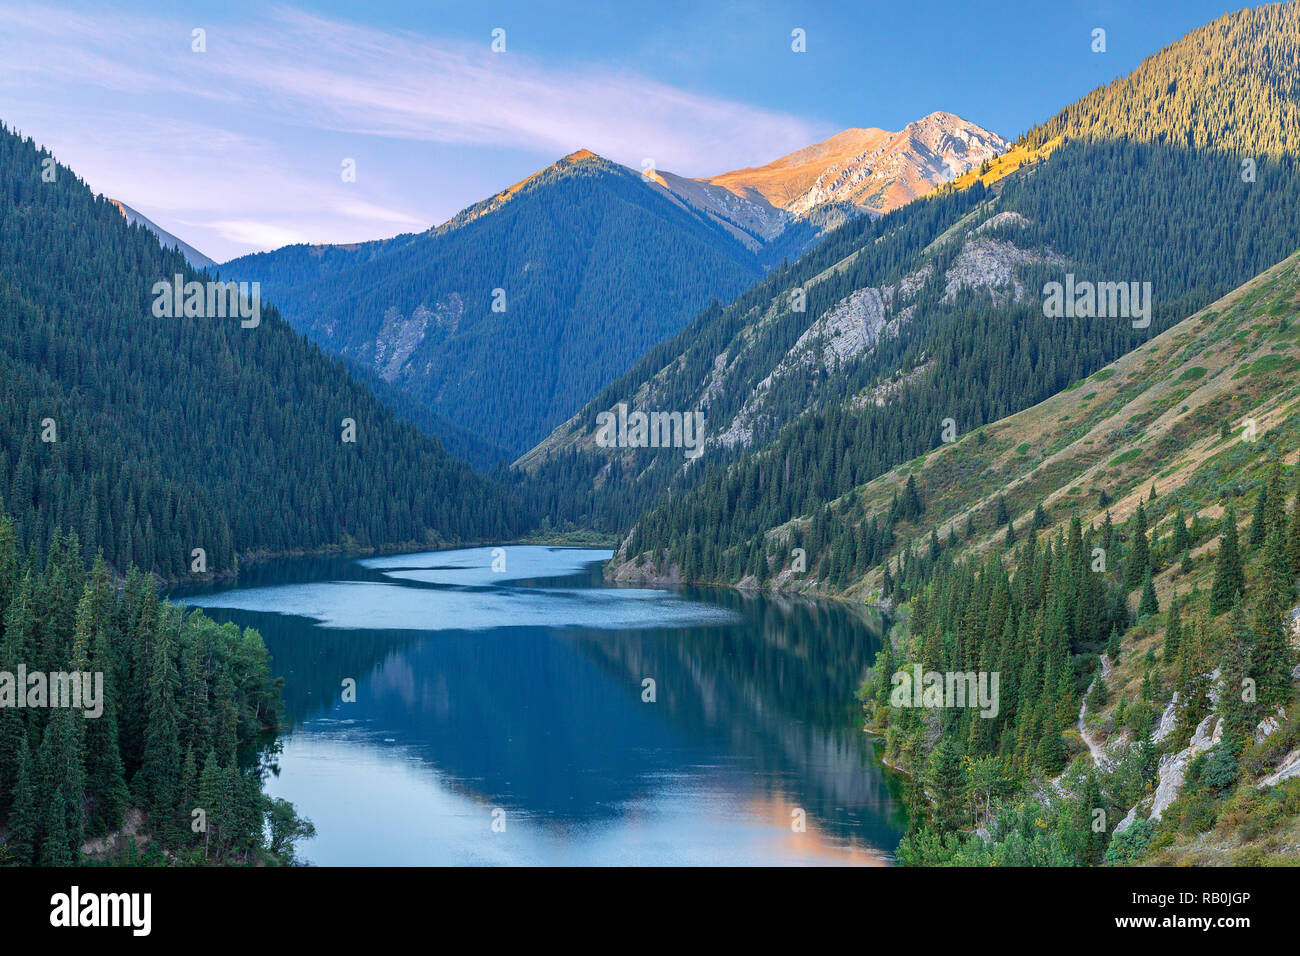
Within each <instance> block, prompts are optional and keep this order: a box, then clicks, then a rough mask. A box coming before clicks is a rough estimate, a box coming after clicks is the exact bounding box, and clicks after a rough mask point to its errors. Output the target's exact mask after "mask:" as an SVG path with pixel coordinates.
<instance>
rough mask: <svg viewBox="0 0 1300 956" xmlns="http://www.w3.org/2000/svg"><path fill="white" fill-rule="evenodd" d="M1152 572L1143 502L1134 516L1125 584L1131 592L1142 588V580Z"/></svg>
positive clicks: (1125, 569) (1125, 567)
mask: <svg viewBox="0 0 1300 956" xmlns="http://www.w3.org/2000/svg"><path fill="white" fill-rule="evenodd" d="M1150 570H1151V545H1150V543H1149V542H1148V541H1147V514H1146V509H1145V508H1144V507H1143V506H1142V502H1140V501H1139V502H1138V506H1137V514H1136V515H1135V516H1134V527H1133V544H1132V545H1131V546H1130V548H1129V554H1128V559H1127V561H1126V562H1125V566H1124V583H1125V585H1126V586H1127V587H1128V589H1129V590H1130V591H1131V590H1133V589H1134V588H1136V587H1140V586H1141V584H1142V579H1143V578H1145V577H1146V576H1147V573H1148V572H1149V571H1150Z"/></svg>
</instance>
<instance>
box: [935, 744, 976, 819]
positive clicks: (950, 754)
mask: <svg viewBox="0 0 1300 956" xmlns="http://www.w3.org/2000/svg"><path fill="white" fill-rule="evenodd" d="M926 785H927V787H928V788H929V790H930V792H931V793H932V794H933V796H934V823H935V827H936V828H937V829H938V830H939V832H941V833H947V832H950V831H952V830H957V829H959V828H960V827H961V826H962V825H963V823H964V822H965V808H966V788H965V773H964V771H963V769H962V759H961V754H960V753H959V752H958V750H957V748H956V746H955V745H954V744H953V743H952V742H951V741H948V740H941V741H940V742H939V744H938V745H937V746H936V747H935V748H934V752H933V753H932V754H931V756H930V773H929V775H928V777H927V780H926Z"/></svg>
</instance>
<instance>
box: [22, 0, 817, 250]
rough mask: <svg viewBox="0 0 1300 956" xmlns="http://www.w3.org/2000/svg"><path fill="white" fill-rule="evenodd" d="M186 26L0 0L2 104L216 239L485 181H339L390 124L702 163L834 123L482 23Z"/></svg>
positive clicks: (141, 204) (82, 162) (124, 192)
mask: <svg viewBox="0 0 1300 956" xmlns="http://www.w3.org/2000/svg"><path fill="white" fill-rule="evenodd" d="M192 27H193V24H191V23H189V22H184V21H182V20H180V19H173V18H169V17H165V16H146V15H138V14H135V13H132V12H129V11H124V10H118V9H107V8H106V9H103V10H101V11H96V12H93V13H87V12H74V11H58V10H51V8H49V7H46V6H42V7H35V6H31V5H25V4H9V5H0V119H9V120H11V121H18V122H19V125H20V126H22V127H23V128H24V132H27V133H29V134H31V135H33V136H35V137H36V138H37V139H38V140H40V141H42V142H45V143H48V144H49V145H51V146H52V147H54V148H55V150H56V152H58V153H59V155H60V158H61V159H64V160H65V161H68V162H70V163H72V164H73V165H74V167H76V168H77V169H78V172H81V173H83V174H85V175H86V176H87V178H88V180H89V181H90V182H91V183H92V185H93V186H95V188H97V189H101V190H103V191H105V192H107V193H109V194H112V195H115V196H117V197H118V198H122V199H124V200H125V201H127V202H128V203H130V204H131V205H134V206H136V207H137V208H141V209H142V211H146V214H149V215H155V216H158V217H160V218H161V220H162V221H160V225H163V226H164V227H167V226H168V224H169V223H168V218H169V217H170V220H171V221H173V222H182V221H183V222H189V223H196V224H198V225H197V226H195V227H194V229H196V230H197V234H195V233H194V232H191V234H189V235H186V236H185V238H186V239H187V240H190V241H192V242H193V244H194V245H196V246H197V247H199V248H203V244H202V243H203V241H204V240H205V239H206V240H207V241H208V242H209V243H215V244H216V246H217V247H220V248H216V247H214V250H213V251H211V252H210V254H212V255H215V256H217V257H219V258H220V257H222V256H223V254H233V253H235V252H240V251H246V250H248V249H251V248H265V247H267V246H268V245H271V244H275V243H278V242H281V241H282V240H286V237H294V238H302V239H311V240H313V241H357V240H359V239H363V238H374V237H377V236H379V235H386V234H391V233H392V232H393V231H394V230H409V229H413V228H421V227H424V226H428V225H432V224H433V223H432V222H431V221H429V219H430V217H432V216H434V215H435V214H436V215H438V216H439V217H443V218H445V216H446V215H450V213H452V212H454V211H455V210H456V209H457V208H459V207H460V206H463V205H466V204H468V202H471V201H473V200H475V199H479V198H483V197H482V195H468V196H467V195H459V196H458V197H457V202H456V203H455V205H454V206H452V207H451V208H448V207H447V203H448V201H449V200H448V197H447V195H446V193H448V192H450V193H453V194H455V193H456V190H457V186H458V180H459V178H460V177H459V176H458V173H459V172H461V171H460V170H458V169H456V168H454V167H452V168H441V169H433V170H429V171H428V173H429V175H428V176H427V177H425V179H426V181H425V182H418V183H417V182H403V181H401V180H402V177H401V175H400V173H394V174H392V175H381V176H373V175H372V176H368V177H363V176H359V177H358V181H357V182H356V183H354V184H351V185H350V186H349V187H347V188H343V187H342V186H341V184H340V181H339V180H340V177H339V175H338V170H339V161H340V160H339V155H340V153H339V148H340V147H339V144H340V142H349V141H350V140H349V139H348V138H351V140H355V141H357V142H358V143H360V144H361V145H363V146H365V147H366V148H367V149H368V150H369V155H370V156H371V158H370V159H369V160H368V162H369V164H370V165H369V166H368V167H367V168H368V169H372V170H373V169H375V168H376V167H378V168H380V169H383V168H384V167H385V163H386V162H387V161H388V158H389V157H390V154H395V153H396V152H398V151H400V149H401V148H403V147H401V146H400V144H402V143H406V144H408V146H407V147H405V148H408V149H409V144H412V143H419V142H427V143H432V144H439V145H440V146H447V147H450V149H449V150H444V151H443V152H442V153H440V154H439V155H440V156H443V157H444V158H445V157H448V156H450V157H453V158H455V157H459V158H461V161H462V162H463V158H464V157H465V156H466V155H467V153H466V150H469V151H471V152H472V151H473V150H475V149H481V150H495V151H498V152H500V151H513V152H514V153H516V154H520V153H522V154H525V155H528V156H534V157H549V158H554V157H558V156H560V155H562V154H564V153H567V152H570V151H572V150H574V149H577V148H579V147H585V148H588V149H592V150H594V151H595V152H597V153H600V154H602V155H604V156H607V157H609V158H611V159H614V160H616V161H619V162H623V163H626V164H629V165H632V166H638V167H639V166H640V164H641V162H642V160H643V159H644V158H647V157H648V158H652V159H653V160H654V161H655V164H656V165H657V166H658V167H659V168H661V169H671V170H674V171H676V172H680V173H682V174H685V175H706V174H709V173H716V172H721V171H723V170H726V169H731V168H735V167H738V166H746V165H751V164H753V163H755V162H760V161H766V160H768V159H771V158H773V157H774V156H776V155H779V154H781V153H783V152H787V151H789V150H791V149H795V148H798V147H800V146H804V145H807V144H808V143H809V142H812V141H813V140H815V139H817V138H820V137H822V136H824V135H825V134H826V133H828V132H829V130H828V129H826V128H825V127H824V126H823V125H822V124H820V123H818V122H816V121H813V120H809V119H807V118H803V117H797V116H791V115H789V114H784V113H780V112H774V111H770V110H765V109H762V108H759V107H755V106H753V105H750V104H745V103H738V102H734V101H731V100H727V99H723V98H718V97H715V96H710V95H707V94H704V93H699V92H695V91H691V90H686V89H681V88H678V87H675V86H674V85H672V84H671V83H669V82H666V81H665V80H663V79H661V78H656V77H649V76H645V75H639V74H636V73H632V72H629V71H623V70H618V69H612V68H610V67H607V66H600V65H594V64H573V63H564V64H561V65H556V64H552V63H548V62H544V61H542V60H541V59H538V58H534V57H530V56H529V55H526V54H525V53H523V52H519V51H517V50H516V49H515V48H514V47H513V46H511V45H510V43H509V38H507V52H505V53H501V54H496V53H493V52H491V50H490V48H489V38H488V37H484V39H483V42H482V43H480V44H468V43H466V42H464V41H458V40H451V39H447V38H440V37H433V36H426V35H421V34H417V33H412V32H407V31H396V30H380V29H376V28H373V27H369V26H364V25H359V24H356V23H350V22H344V21H342V20H337V19H328V18H325V17H322V16H318V15H314V14H310V13H306V12H303V11H301V10H297V9H293V8H288V7H281V8H275V9H273V10H271V11H269V12H267V13H266V14H264V15H263V16H262V17H261V18H260V19H257V20H253V21H250V20H247V19H240V20H238V21H232V22H228V23H227V22H212V23H210V24H208V25H207V26H206V27H205V29H206V30H207V37H206V41H207V51H206V52H205V53H201V54H200V53H195V52H193V51H192V50H191V35H190V31H191V29H192ZM341 155H342V156H347V155H351V154H350V153H346V152H344V153H342V154H341ZM444 161H446V160H445V159H444ZM399 165H400V164H396V163H394V164H393V167H394V168H395V169H396V168H397V167H398V166H399ZM531 171H532V170H531V169H529V170H520V172H521V173H525V172H531ZM430 183H433V184H437V186H440V187H442V192H443V195H438V194H436V187H435V186H431V185H430ZM497 185H498V187H500V186H505V185H508V182H501V183H499V184H497ZM191 237H192V238H191ZM205 251H208V250H205Z"/></svg>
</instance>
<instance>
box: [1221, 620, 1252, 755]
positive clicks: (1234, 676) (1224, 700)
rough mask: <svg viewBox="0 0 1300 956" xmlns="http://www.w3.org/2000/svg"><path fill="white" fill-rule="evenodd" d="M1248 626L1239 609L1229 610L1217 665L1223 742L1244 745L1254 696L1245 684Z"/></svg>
mask: <svg viewBox="0 0 1300 956" xmlns="http://www.w3.org/2000/svg"><path fill="white" fill-rule="evenodd" d="M1250 638H1251V635H1250V626H1249V624H1247V623H1246V612H1245V611H1244V610H1243V609H1242V607H1241V605H1237V606H1235V607H1234V608H1233V609H1232V615H1231V617H1230V618H1229V621H1228V640H1227V645H1226V649H1225V651H1224V655H1223V661H1222V663H1221V664H1220V665H1219V666H1220V669H1221V671H1222V677H1223V685H1222V688H1221V689H1220V691H1219V714H1220V716H1222V717H1223V739H1224V740H1230V741H1237V742H1239V743H1244V742H1246V741H1247V740H1249V739H1250V736H1251V734H1252V732H1253V731H1254V728H1255V710H1256V707H1255V694H1254V692H1253V690H1252V689H1251V687H1250V685H1249V683H1248V681H1249V679H1250V677H1249V675H1250V673H1251V671H1252V669H1253V667H1252V662H1251V639H1250Z"/></svg>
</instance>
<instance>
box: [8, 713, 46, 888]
mask: <svg viewBox="0 0 1300 956" xmlns="http://www.w3.org/2000/svg"><path fill="white" fill-rule="evenodd" d="M39 800H40V797H39V795H38V794H37V788H36V781H35V777H34V774H33V773H32V755H31V750H30V748H29V747H28V745H27V735H26V734H23V737H22V740H21V742H20V744H19V748H18V772H17V777H16V782H15V784H14V806H13V811H12V812H11V813H10V815H9V842H8V845H9V852H10V854H11V855H12V856H13V860H14V862H15V863H17V864H18V865H19V866H27V865H30V864H31V863H32V862H33V861H34V860H35V855H36V849H37V842H38V840H39V837H40V831H41V807H40V805H39Z"/></svg>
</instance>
